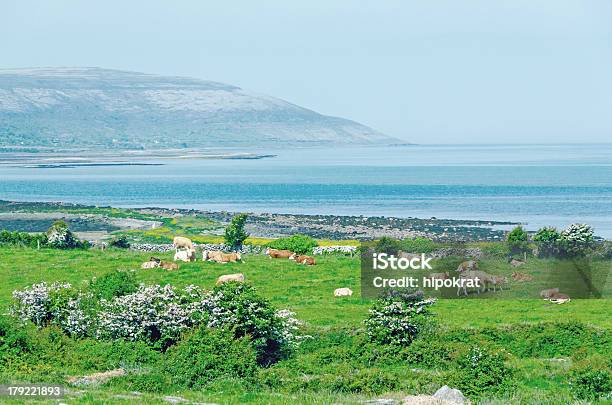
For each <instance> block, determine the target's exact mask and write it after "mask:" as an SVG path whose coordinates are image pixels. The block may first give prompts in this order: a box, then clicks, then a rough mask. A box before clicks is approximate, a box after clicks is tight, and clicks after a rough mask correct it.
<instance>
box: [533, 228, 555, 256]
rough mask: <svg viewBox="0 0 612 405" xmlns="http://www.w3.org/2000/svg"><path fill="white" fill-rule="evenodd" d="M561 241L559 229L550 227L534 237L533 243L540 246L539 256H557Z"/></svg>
mask: <svg viewBox="0 0 612 405" xmlns="http://www.w3.org/2000/svg"><path fill="white" fill-rule="evenodd" d="M560 239H561V234H559V231H557V228H553V227H548V226H546V227H544V228H540V229H539V230H538V231H537V232H536V234H535V235H533V241H534V242H535V243H536V245H537V246H538V256H540V257H550V256H556V255H557V254H558V253H559V242H560Z"/></svg>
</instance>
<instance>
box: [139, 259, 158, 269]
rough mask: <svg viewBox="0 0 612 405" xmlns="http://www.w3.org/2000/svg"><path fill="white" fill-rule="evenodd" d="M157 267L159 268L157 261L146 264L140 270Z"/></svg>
mask: <svg viewBox="0 0 612 405" xmlns="http://www.w3.org/2000/svg"><path fill="white" fill-rule="evenodd" d="M156 267H159V262H156V261H152V260H151V261H148V262H144V263H143V264H142V265H141V266H140V268H141V269H154V268H156Z"/></svg>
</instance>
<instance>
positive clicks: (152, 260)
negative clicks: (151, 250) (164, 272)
mask: <svg viewBox="0 0 612 405" xmlns="http://www.w3.org/2000/svg"><path fill="white" fill-rule="evenodd" d="M149 261H151V262H157V263H160V262H161V259H160V258H159V257H155V256H151V258H150V259H149Z"/></svg>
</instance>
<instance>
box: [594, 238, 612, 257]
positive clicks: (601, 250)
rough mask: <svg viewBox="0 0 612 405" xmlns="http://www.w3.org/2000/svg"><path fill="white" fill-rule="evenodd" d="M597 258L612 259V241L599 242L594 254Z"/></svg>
mask: <svg viewBox="0 0 612 405" xmlns="http://www.w3.org/2000/svg"><path fill="white" fill-rule="evenodd" d="M593 257H594V258H595V259H600V260H611V259H612V241H609V240H606V241H602V242H601V243H599V244H597V246H596V248H595V253H594V255H593Z"/></svg>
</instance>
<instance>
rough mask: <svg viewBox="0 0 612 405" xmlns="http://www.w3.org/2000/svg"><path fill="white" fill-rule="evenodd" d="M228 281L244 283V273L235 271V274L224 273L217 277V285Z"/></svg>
mask: <svg viewBox="0 0 612 405" xmlns="http://www.w3.org/2000/svg"><path fill="white" fill-rule="evenodd" d="M230 281H236V282H238V283H244V274H242V273H237V274H225V275H223V276H220V277H219V278H218V279H217V285H221V284H223V283H228V282H230Z"/></svg>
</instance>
